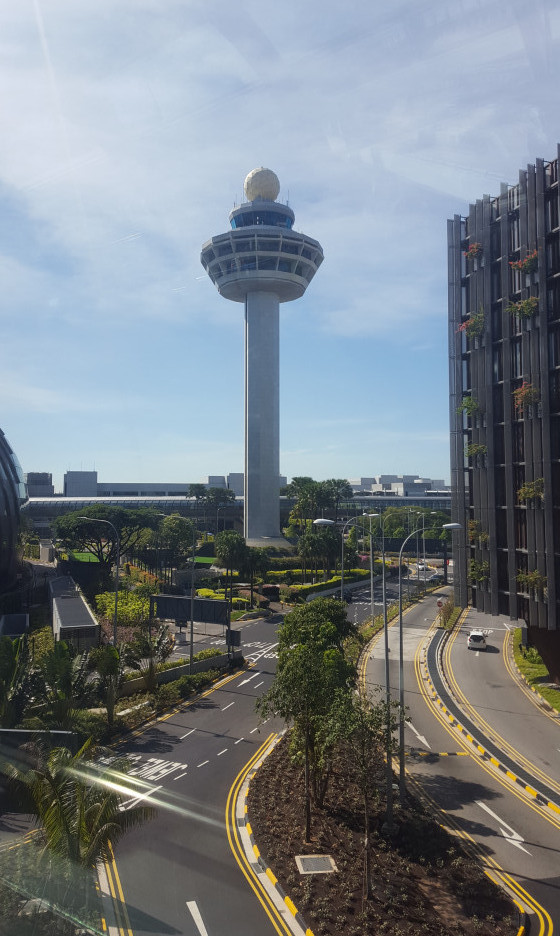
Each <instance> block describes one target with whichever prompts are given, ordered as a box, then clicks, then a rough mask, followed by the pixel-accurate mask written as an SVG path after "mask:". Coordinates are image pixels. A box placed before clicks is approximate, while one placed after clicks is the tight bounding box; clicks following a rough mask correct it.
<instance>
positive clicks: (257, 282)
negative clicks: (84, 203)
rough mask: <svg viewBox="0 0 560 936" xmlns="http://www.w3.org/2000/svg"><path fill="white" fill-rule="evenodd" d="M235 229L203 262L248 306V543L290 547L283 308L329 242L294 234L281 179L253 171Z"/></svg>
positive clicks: (233, 219) (234, 216)
mask: <svg viewBox="0 0 560 936" xmlns="http://www.w3.org/2000/svg"><path fill="white" fill-rule="evenodd" d="M244 190H245V196H246V198H247V201H246V202H244V203H243V204H242V205H239V206H238V207H235V208H234V209H233V211H232V212H231V213H230V216H229V220H230V223H231V231H228V232H227V233H226V234H218V235H217V236H216V237H213V238H212V239H211V240H209V241H207V242H206V243H205V244H203V247H202V253H201V261H202V265H203V267H204V269H205V270H206V272H207V273H208V275H209V277H210V279H211V280H212V282H213V283H214V284H215V285H216V286H217V288H218V291H219V292H220V294H221V295H222V296H225V298H226V299H232V300H233V301H234V302H243V303H244V304H245V492H244V493H245V539H246V541H247V543H248V545H250V546H266V545H269V546H274V545H280V544H282V545H285V541H284V540H283V539H282V537H281V535H280V499H279V485H280V443H279V422H280V398H279V386H280V384H279V306H280V303H281V302H290V301H291V300H292V299H299V298H300V297H301V296H303V294H304V292H305V290H306V289H307V286H308V284H309V283H310V282H311V280H312V279H313V277H314V276H315V273H316V271H317V269H318V267H319V266H320V265H321V263H322V262H323V250H322V247H321V245H320V244H319V243H318V242H317V241H316V240H313V239H312V238H311V237H307V236H306V235H305V234H299V233H298V232H297V231H294V230H292V225H293V223H294V220H295V216H294V213H293V211H292V210H291V208H289V207H288V206H287V205H283V204H281V203H280V202H277V201H276V199H277V197H278V193H279V192H280V183H279V181H278V177H277V176H276V175H275V173H274V172H272V171H271V170H270V169H262V168H261V169H253V171H252V172H250V173H249V175H248V176H247V178H246V179H245V184H244Z"/></svg>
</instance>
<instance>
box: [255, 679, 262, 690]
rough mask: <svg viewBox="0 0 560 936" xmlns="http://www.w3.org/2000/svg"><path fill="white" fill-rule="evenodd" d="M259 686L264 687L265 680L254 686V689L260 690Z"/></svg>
mask: <svg viewBox="0 0 560 936" xmlns="http://www.w3.org/2000/svg"><path fill="white" fill-rule="evenodd" d="M259 686H264V679H263V681H262V682H258V683H256V685H254V686H253V689H258V688H259Z"/></svg>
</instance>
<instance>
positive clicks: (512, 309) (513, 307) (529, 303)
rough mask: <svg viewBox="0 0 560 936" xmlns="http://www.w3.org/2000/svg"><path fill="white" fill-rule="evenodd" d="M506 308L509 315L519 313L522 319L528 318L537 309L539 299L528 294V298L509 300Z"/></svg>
mask: <svg viewBox="0 0 560 936" xmlns="http://www.w3.org/2000/svg"><path fill="white" fill-rule="evenodd" d="M507 310H508V312H509V313H510V314H511V315H519V317H520V318H522V319H528V318H530V317H531V316H532V315H534V314H535V313H536V312H538V311H539V300H538V299H537V297H536V296H530V297H529V298H528V299H520V300H519V301H518V302H510V303H509V305H508V307H507Z"/></svg>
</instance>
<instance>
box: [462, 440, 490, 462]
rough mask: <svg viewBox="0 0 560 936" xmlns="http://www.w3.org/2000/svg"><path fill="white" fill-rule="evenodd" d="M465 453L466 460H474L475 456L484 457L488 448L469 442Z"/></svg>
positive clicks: (479, 443) (478, 443) (480, 443)
mask: <svg viewBox="0 0 560 936" xmlns="http://www.w3.org/2000/svg"><path fill="white" fill-rule="evenodd" d="M465 451H466V455H467V458H474V457H475V456H476V455H486V452H487V451H488V446H487V445H483V444H482V442H469V444H468V445H467V448H466V449H465Z"/></svg>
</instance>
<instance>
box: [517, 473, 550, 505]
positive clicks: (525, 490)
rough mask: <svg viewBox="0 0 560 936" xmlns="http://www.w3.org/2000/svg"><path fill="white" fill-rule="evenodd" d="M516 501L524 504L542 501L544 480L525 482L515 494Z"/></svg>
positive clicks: (536, 479) (537, 479)
mask: <svg viewBox="0 0 560 936" xmlns="http://www.w3.org/2000/svg"><path fill="white" fill-rule="evenodd" d="M517 500H518V501H519V503H524V502H526V501H529V500H541V501H542V500H544V478H535V480H534V481H527V482H526V483H525V484H523V485H522V486H521V487H520V488H519V490H518V492H517Z"/></svg>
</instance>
